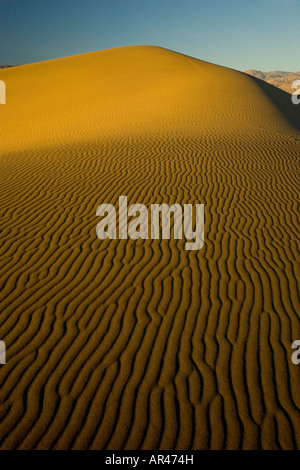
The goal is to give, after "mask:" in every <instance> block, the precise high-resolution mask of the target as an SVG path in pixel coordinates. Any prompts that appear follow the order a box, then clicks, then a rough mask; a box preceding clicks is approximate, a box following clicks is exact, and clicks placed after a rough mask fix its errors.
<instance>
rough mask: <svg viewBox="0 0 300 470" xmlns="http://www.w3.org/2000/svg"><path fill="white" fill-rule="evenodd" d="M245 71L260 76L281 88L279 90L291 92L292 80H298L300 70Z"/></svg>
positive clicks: (292, 90) (299, 78)
mask: <svg viewBox="0 0 300 470" xmlns="http://www.w3.org/2000/svg"><path fill="white" fill-rule="evenodd" d="M246 73H248V74H249V75H252V76H253V77H256V78H260V79H261V80H264V81H265V82H268V83H270V84H271V85H274V86H277V87H278V88H281V90H284V91H287V92H288V93H293V92H294V91H295V90H294V89H293V88H292V83H293V81H294V80H300V72H280V71H276V72H261V71H260V70H247V71H246Z"/></svg>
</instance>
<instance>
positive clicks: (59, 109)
mask: <svg viewBox="0 0 300 470" xmlns="http://www.w3.org/2000/svg"><path fill="white" fill-rule="evenodd" d="M0 79H1V80H4V81H5V83H6V87H7V100H6V102H7V104H6V105H2V106H0V122H1V144H0V145H1V157H0V165H1V185H0V202H1V204H0V213H1V244H0V253H1V259H0V266H1V268H0V269H1V313H0V339H1V340H3V341H5V343H6V346H7V364H6V365H4V366H0V367H1V369H0V383H1V388H0V416H1V417H0V445H1V448H2V449H13V448H19V449H51V448H53V449H68V448H72V449H140V448H141V449H223V448H226V449H239V448H244V449H259V448H264V449H280V448H283V449H292V448H300V413H299V410H300V387H299V384H300V370H299V367H300V366H297V365H294V364H293V363H292V361H291V354H292V352H293V350H292V349H291V343H292V341H293V340H295V339H300V322H299V312H300V298H299V277H300V272H299V259H300V256H299V229H300V227H299V184H300V181H299V157H300V133H299V132H298V131H297V128H299V112H296V110H295V108H296V107H293V106H294V105H293V104H292V103H291V102H288V101H287V100H286V98H285V96H286V94H285V93H284V92H281V91H280V90H278V91H277V90H276V93H275V92H274V89H273V87H271V86H268V85H267V84H266V85H265V87H266V89H265V87H264V89H262V88H261V86H260V85H259V84H258V83H257V81H256V80H254V79H252V78H251V77H250V76H247V75H245V74H243V73H240V72H237V71H233V70H230V69H226V68H223V67H219V66H217V65H213V64H209V63H206V62H203V61H200V60H196V59H193V58H190V57H187V56H183V55H180V54H177V53H175V52H171V51H167V50H165V49H161V48H157V47H149V46H147V47H146V46H145V47H128V48H120V49H112V50H106V51H100V52H94V53H89V54H83V55H78V56H74V57H68V58H64V59H58V60H52V61H47V62H42V63H37V64H30V65H24V66H19V67H15V68H11V69H4V70H1V71H0ZM266 90H267V91H266ZM283 102H284V105H282V103H283ZM120 195H127V197H128V203H129V204H132V203H135V202H138V203H142V204H145V205H147V206H148V205H149V204H151V203H162V202H164V203H168V204H172V203H175V202H177V203H180V204H184V203H190V204H196V203H203V204H205V244H204V247H203V248H202V249H201V250H200V251H186V250H185V249H184V243H185V240H174V239H171V240H170V241H167V240H163V241H162V240H153V241H152V240H137V241H134V240H131V239H129V240H105V241H101V240H99V239H98V238H96V231H95V228H96V225H97V222H98V221H99V219H98V218H97V217H96V208H97V206H98V205H99V204H101V203H103V202H107V203H111V204H114V205H115V207H118V204H117V203H118V197H119V196H120Z"/></svg>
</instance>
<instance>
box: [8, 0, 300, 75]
mask: <svg viewBox="0 0 300 470" xmlns="http://www.w3.org/2000/svg"><path fill="white" fill-rule="evenodd" d="M141 44H149V45H156V46H162V47H165V48H167V49H172V50H175V51H178V52H182V53H184V54H187V55H191V56H193V57H197V58H199V59H203V60H207V61H209V62H213V63H216V64H220V65H224V66H227V67H231V68H234V69H238V70H242V71H244V70H247V69H258V70H263V71H271V70H283V71H291V72H296V71H299V70H300V61H299V58H300V0H0V64H10V65H15V64H25V63H30V62H38V61H42V60H48V59H54V58H58V57H65V56H68V55H74V54H80V53H84V52H91V51H96V50H100V49H109V48H112V47H119V46H129V45H141Z"/></svg>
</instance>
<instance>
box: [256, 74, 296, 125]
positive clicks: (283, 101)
mask: <svg viewBox="0 0 300 470" xmlns="http://www.w3.org/2000/svg"><path fill="white" fill-rule="evenodd" d="M250 78H251V79H252V80H255V82H256V83H257V84H258V85H259V86H260V87H261V88H262V89H263V91H264V93H265V94H266V95H267V96H268V97H269V98H270V99H271V100H272V102H273V103H274V104H275V106H276V107H277V108H278V109H279V111H280V112H281V114H283V116H284V117H285V119H286V120H287V121H288V122H289V123H290V124H291V125H292V126H293V127H294V128H295V129H296V130H297V131H300V104H298V105H295V104H293V103H292V99H291V96H292V95H290V94H289V93H287V92H286V91H283V90H280V89H279V88H277V87H276V86H274V85H271V84H270V83H267V82H264V81H263V80H260V79H259V78H256V77H252V76H250Z"/></svg>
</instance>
